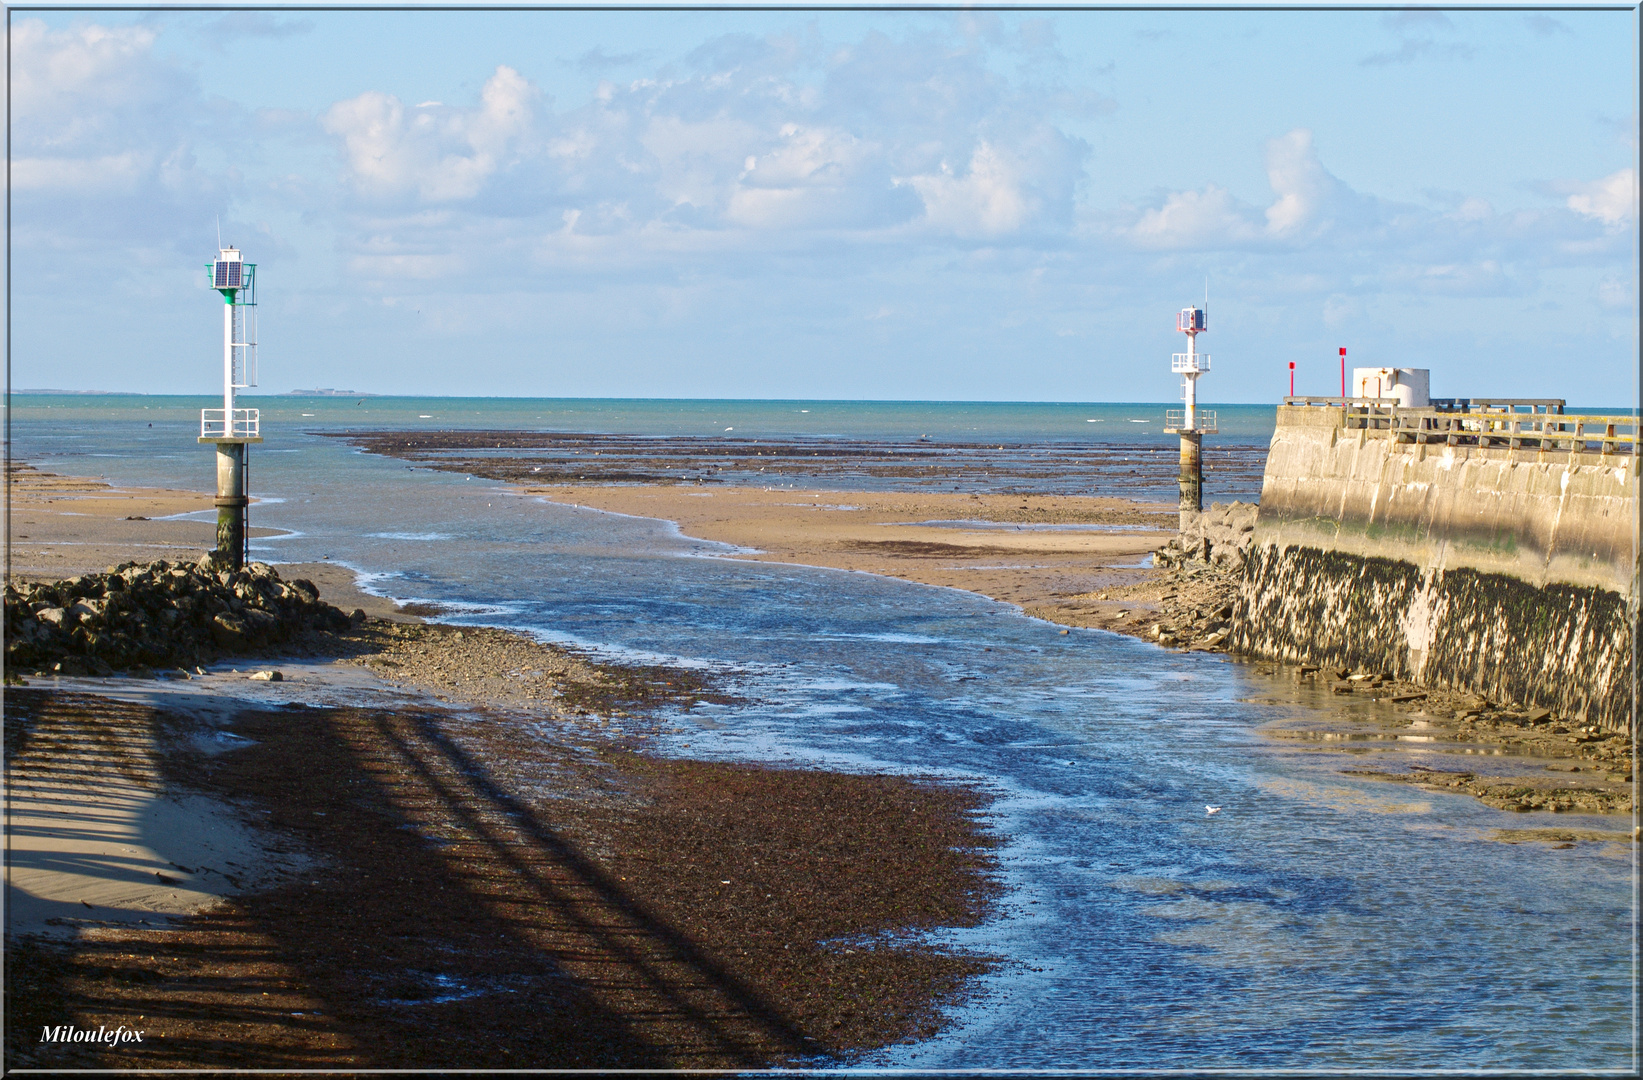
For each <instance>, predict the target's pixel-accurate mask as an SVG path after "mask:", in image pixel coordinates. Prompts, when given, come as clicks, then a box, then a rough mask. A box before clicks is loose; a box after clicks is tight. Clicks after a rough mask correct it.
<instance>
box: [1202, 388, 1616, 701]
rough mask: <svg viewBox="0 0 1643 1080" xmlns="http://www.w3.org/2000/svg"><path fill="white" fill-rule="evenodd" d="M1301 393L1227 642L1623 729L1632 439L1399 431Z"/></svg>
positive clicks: (1284, 424)
mask: <svg viewBox="0 0 1643 1080" xmlns="http://www.w3.org/2000/svg"><path fill="white" fill-rule="evenodd" d="M1348 416H1349V414H1348V410H1345V409H1342V408H1339V407H1334V408H1319V407H1312V406H1304V405H1288V406H1282V407H1280V408H1279V409H1278V422H1277V426H1276V430H1275V431H1274V434H1273V437H1272V447H1271V452H1270V454H1269V456H1268V458H1267V466H1266V475H1265V478H1264V480H1263V483H1262V488H1261V503H1260V511H1259V514H1258V516H1257V518H1256V523H1255V530H1254V535H1253V545H1252V548H1251V550H1250V552H1249V554H1248V556H1247V561H1246V564H1245V567H1244V570H1245V573H1244V584H1243V587H1242V591H1241V594H1240V597H1239V603H1238V610H1237V612H1236V616H1235V619H1234V627H1235V629H1234V633H1233V639H1232V642H1231V644H1232V645H1233V647H1234V648H1236V649H1237V650H1238V651H1240V652H1243V653H1247V654H1251V655H1255V656H1262V657H1268V658H1271V659H1278V660H1284V661H1288V662H1293V663H1306V664H1318V665H1320V666H1338V667H1349V668H1356V669H1362V670H1367V671H1378V672H1382V673H1384V674H1386V675H1389V676H1395V677H1398V678H1403V679H1408V680H1411V681H1414V682H1417V683H1421V684H1424V685H1429V686H1435V687H1442V688H1446V689H1456V690H1464V691H1469V692H1473V693H1477V694H1480V695H1483V696H1486V697H1490V698H1493V699H1496V700H1501V701H1511V702H1518V703H1522V704H1525V705H1531V706H1541V707H1546V708H1550V709H1553V710H1554V711H1556V712H1557V713H1558V714H1560V715H1563V716H1567V717H1569V718H1571V719H1576V720H1580V721H1582V722H1585V723H1588V724H1595V725H1597V726H1599V727H1602V728H1604V729H1607V730H1615V731H1624V730H1628V729H1629V726H1630V724H1631V723H1632V717H1633V708H1634V686H1635V677H1636V669H1635V660H1634V656H1633V651H1634V636H1635V632H1636V631H1635V627H1636V621H1637V613H1638V557H1637V515H1638V478H1637V457H1636V456H1635V455H1633V454H1627V453H1613V452H1611V453H1602V452H1591V451H1588V450H1583V449H1560V450H1555V451H1548V450H1544V449H1540V447H1539V444H1538V441H1537V444H1536V445H1534V446H1520V447H1517V448H1510V447H1508V446H1505V445H1495V446H1487V445H1449V444H1447V443H1446V442H1437V443H1408V442H1400V441H1399V440H1398V438H1397V437H1396V433H1395V432H1394V431H1390V430H1376V429H1374V428H1373V427H1372V426H1362V427H1357V428H1349V427H1348V426H1347V424H1348V422H1349V420H1348Z"/></svg>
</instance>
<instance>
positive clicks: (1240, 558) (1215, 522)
mask: <svg viewBox="0 0 1643 1080" xmlns="http://www.w3.org/2000/svg"><path fill="white" fill-rule="evenodd" d="M1258 510H1259V507H1257V506H1256V505H1255V504H1254V503H1241V502H1230V503H1227V504H1226V505H1222V504H1221V503H1211V504H1210V507H1209V509H1208V510H1205V511H1204V512H1203V513H1201V514H1199V515H1198V519H1197V520H1196V521H1195V522H1193V523H1192V525H1190V526H1189V527H1187V528H1186V529H1183V530H1182V531H1181V532H1180V533H1179V534H1177V535H1176V536H1174V537H1172V538H1171V539H1170V541H1169V543H1167V544H1165V545H1164V546H1163V547H1162V548H1160V549H1158V551H1157V552H1156V553H1155V554H1154V561H1155V562H1157V563H1158V565H1160V566H1180V565H1182V564H1184V563H1186V562H1188V561H1190V560H1197V561H1199V562H1202V563H1207V564H1208V565H1210V566H1213V567H1215V568H1217V569H1219V570H1225V571H1226V572H1227V573H1229V574H1242V573H1243V570H1244V560H1245V559H1246V558H1247V557H1248V555H1249V551H1250V548H1252V547H1253V546H1254V544H1255V515H1256V513H1257V512H1258Z"/></svg>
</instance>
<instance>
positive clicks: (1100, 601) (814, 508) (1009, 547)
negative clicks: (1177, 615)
mask: <svg viewBox="0 0 1643 1080" xmlns="http://www.w3.org/2000/svg"><path fill="white" fill-rule="evenodd" d="M520 491H521V492H522V493H523V494H525V495H533V496H540V497H543V498H547V499H549V500H552V501H553V502H557V503H562V504H565V505H570V506H584V507H590V508H593V509H597V510H604V511H609V512H612V513H619V514H630V515H635V516H639V517H654V518H662V519H665V520H668V521H672V522H675V523H677V524H678V526H679V528H680V529H681V530H682V531H683V532H684V533H685V534H686V535H688V536H693V537H697V538H700V539H703V540H716V541H718V542H720V543H723V544H729V545H731V546H733V547H735V548H738V549H740V550H738V551H737V552H735V554H734V557H735V558H741V559H749V560H753V561H760V562H786V563H802V564H804V565H806V566H825V567H831V568H833V569H838V570H855V571H862V572H866V573H873V574H882V575H885V576H888V577H897V578H901V579H903V580H906V581H916V582H920V583H921V584H925V585H938V586H943V587H946V588H952V589H964V590H966V591H969V592H974V593H980V594H981V595H983V596H987V597H991V598H992V599H994V600H1001V601H1003V602H1005V603H1010V604H1015V605H1017V606H1019V607H1021V608H1022V609H1023V610H1024V611H1026V612H1027V613H1028V614H1030V615H1033V616H1036V617H1039V618H1046V619H1049V620H1050V621H1052V622H1059V623H1062V624H1064V625H1069V626H1100V627H1103V628H1107V629H1118V630H1126V631H1128V632H1131V633H1138V634H1139V633H1144V632H1145V628H1146V626H1147V625H1148V622H1147V619H1146V617H1145V613H1148V612H1153V611H1156V609H1157V603H1158V601H1159V600H1160V599H1161V598H1162V596H1163V594H1164V592H1165V591H1166V589H1164V588H1163V587H1162V575H1160V574H1158V573H1156V572H1153V571H1152V570H1151V562H1152V559H1151V555H1152V552H1153V550H1154V549H1155V548H1157V547H1158V546H1159V545H1161V544H1162V543H1163V542H1164V541H1165V540H1166V539H1168V537H1169V536H1170V535H1172V534H1173V532H1174V529H1175V525H1176V521H1177V517H1178V515H1177V513H1176V510H1175V508H1174V507H1173V506H1160V505H1157V504H1151V503H1136V502H1131V501H1130V500H1128V499H1103V498H1089V497H1077V496H1058V495H1051V496H1041V495H1020V496H1017V495H975V494H962V493H957V492H936V491H932V492H918V493H915V494H907V493H901V492H871V491H848V492H815V491H808V492H807V491H794V490H791V489H786V490H769V489H758V488H746V487H721V486H713V487H697V486H685V485H674V486H666V487H663V486H643V487H639V486H631V485H630V486H621V487H618V486H600V487H586V486H584V487H524V488H521V489H520ZM1120 612H1123V613H1124V614H1123V615H1120Z"/></svg>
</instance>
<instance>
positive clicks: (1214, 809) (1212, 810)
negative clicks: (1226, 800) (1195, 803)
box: [1204, 806, 1221, 817]
mask: <svg viewBox="0 0 1643 1080" xmlns="http://www.w3.org/2000/svg"><path fill="white" fill-rule="evenodd" d="M1220 812H1221V808H1220V807H1219V806H1206V807H1204V816H1205V817H1209V816H1210V815H1211V814H1219V813H1220Z"/></svg>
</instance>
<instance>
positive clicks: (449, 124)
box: [320, 65, 540, 202]
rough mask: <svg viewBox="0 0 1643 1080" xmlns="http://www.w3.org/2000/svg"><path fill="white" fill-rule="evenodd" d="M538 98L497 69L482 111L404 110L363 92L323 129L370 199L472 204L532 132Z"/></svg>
mask: <svg viewBox="0 0 1643 1080" xmlns="http://www.w3.org/2000/svg"><path fill="white" fill-rule="evenodd" d="M539 96H540V95H539V92H538V91H537V89H536V88H535V87H534V86H532V85H531V84H530V83H529V82H528V81H527V80H526V79H525V78H524V77H523V76H521V75H520V74H519V72H517V71H515V70H514V69H513V68H510V67H507V66H505V65H504V66H499V67H497V69H496V71H495V72H494V73H493V74H492V75H491V77H490V78H489V79H488V80H486V82H485V86H484V89H483V90H482V91H481V92H480V101H479V104H478V105H477V106H475V107H473V108H453V107H448V106H444V105H440V104H438V103H436V102H425V103H424V104H422V105H416V106H412V107H410V108H407V107H406V106H405V105H404V103H403V102H401V101H400V100H399V99H398V98H397V97H395V96H393V95H392V94H384V93H381V92H380V91H375V90H368V91H366V92H365V93H363V94H360V95H359V96H358V97H355V98H350V99H349V100H347V101H340V102H338V103H336V104H335V105H333V106H331V107H330V108H329V109H328V110H326V112H325V115H324V117H323V118H322V119H321V121H320V126H321V127H322V128H323V129H324V130H325V131H326V132H327V133H329V134H331V135H334V136H336V137H337V138H339V139H341V140H342V143H343V148H344V154H345V158H346V164H347V169H348V172H347V179H348V182H349V183H350V184H351V185H352V186H354V187H355V189H356V190H358V191H360V192H362V193H364V194H367V195H378V196H380V195H398V194H402V193H407V192H410V193H414V194H415V195H416V197H418V198H420V199H422V200H424V201H427V202H446V201H452V200H463V199H471V198H473V197H474V196H475V195H477V194H479V192H480V190H481V189H482V188H483V187H484V185H485V182H486V181H487V180H489V179H490V178H491V177H492V176H493V175H495V174H496V172H497V171H498V170H499V169H501V168H502V167H503V166H504V165H506V164H507V163H508V162H509V159H510V157H511V155H512V154H513V152H514V151H515V150H516V148H517V146H518V144H519V142H520V140H521V138H522V137H523V136H525V135H526V134H527V133H529V131H530V130H531V127H532V123H533V120H534V114H535V106H536V100H537V98H538V97H539Z"/></svg>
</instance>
